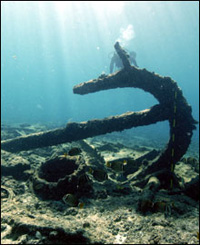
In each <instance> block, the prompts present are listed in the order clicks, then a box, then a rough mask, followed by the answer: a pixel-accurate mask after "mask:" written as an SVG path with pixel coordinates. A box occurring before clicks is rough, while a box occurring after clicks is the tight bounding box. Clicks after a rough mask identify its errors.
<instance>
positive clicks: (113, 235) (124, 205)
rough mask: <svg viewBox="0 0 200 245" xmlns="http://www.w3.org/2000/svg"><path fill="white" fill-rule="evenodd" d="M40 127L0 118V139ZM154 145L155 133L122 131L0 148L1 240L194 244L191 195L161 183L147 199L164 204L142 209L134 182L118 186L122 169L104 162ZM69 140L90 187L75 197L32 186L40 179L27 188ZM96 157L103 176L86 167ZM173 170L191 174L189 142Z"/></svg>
mask: <svg viewBox="0 0 200 245" xmlns="http://www.w3.org/2000/svg"><path fill="white" fill-rule="evenodd" d="M47 128H49V127H47V126H44V125H29V124H21V125H9V126H8V125H2V126H1V140H4V139H9V138H13V137H17V136H21V135H24V134H29V133H34V132H38V131H43V130H46V129H47ZM161 146H162V144H161V142H159V141H158V140H157V141H153V140H151V139H150V138H149V137H148V138H145V137H143V136H138V135H134V134H131V135H130V134H129V133H123V132H122V133H113V134H108V135H103V136H98V137H94V138H89V139H86V140H84V141H78V142H73V143H71V144H69V143H67V144H62V145H57V146H52V147H46V148H42V149H34V150H30V151H23V152H19V153H17V154H14V153H9V152H6V151H3V150H1V170H2V171H1V173H2V174H1V244H72V243H79V244H80V243H83V244H90V243H91V244H94V243H96V244H198V243H199V240H198V238H197V233H198V231H199V200H198V201H197V200H193V199H192V198H190V197H189V196H186V195H184V194H181V193H179V194H174V195H169V193H168V191H167V190H164V189H161V190H159V191H158V192H157V193H156V197H155V199H156V200H157V203H167V205H166V207H167V208H163V209H162V208H160V209H157V210H154V212H152V210H151V211H150V210H149V211H148V210H147V212H145V213H142V212H141V210H139V209H138V203H139V200H140V197H141V193H142V189H140V188H138V187H134V186H131V183H129V184H130V186H128V187H127V183H126V185H125V186H124V185H123V181H122V180H124V179H123V171H122V172H117V171H116V169H111V168H108V167H106V166H105V163H108V162H111V161H112V160H115V159H130V158H131V159H139V158H140V157H142V156H143V155H145V154H147V153H149V152H151V151H152V150H154V149H156V150H160V147H161ZM76 148H78V149H81V152H78V153H77V155H76V152H75V154H74V156H73V157H74V158H77V159H81V161H82V162H83V163H84V164H86V165H88V166H90V168H89V170H88V173H87V175H88V178H89V179H90V182H89V183H90V185H91V188H92V194H91V195H88V193H86V194H85V195H84V194H83V195H82V196H81V195H80V193H79V199H78V204H76V203H73V200H72V201H71V202H65V201H64V199H62V198H60V199H59V198H58V199H59V200H57V199H56V198H55V196H56V193H55V195H54V194H53V195H52V198H51V197H49V196H48V198H46V199H44V198H42V195H41V193H40V195H38V193H37V191H35V190H38V189H39V188H41V189H42V184H41V183H40V185H37V188H36V186H35V189H34V188H33V179H34V177H33V176H35V173H36V172H37V171H39V169H40V167H41V165H42V164H43V163H44V162H46V161H47V160H48V159H52V158H56V157H58V156H67V154H66V153H68V152H69V150H70V149H76ZM101 161H102V169H104V171H105V170H106V171H107V173H106V174H107V176H108V178H105V180H104V179H103V178H104V175H101V173H102V172H100V175H97V176H96V178H95V175H92V171H93V170H91V169H94V168H95V167H97V168H101V165H100V164H99V163H100V162H101ZM95 163H97V164H96V165H95ZM95 169H96V168H95ZM97 170H98V169H97ZM61 172H62V171H61ZM93 173H94V171H93ZM97 173H99V172H97ZM175 173H176V175H177V176H179V177H180V178H181V179H182V181H183V183H187V182H189V181H190V180H191V179H192V178H195V177H196V176H198V175H199V152H198V147H197V148H195V147H194V148H192V147H190V149H189V150H188V152H187V154H186V155H185V156H184V157H183V158H182V159H181V161H179V162H178V163H177V164H176V167H175ZM58 186H59V185H58ZM43 191H44V193H43V194H44V196H45V195H46V193H45V189H44V190H43ZM46 191H49V189H48V190H46ZM58 192H59V190H58ZM68 192H69V190H68V191H67V193H68ZM67 193H66V194H67ZM75 194H76V193H75Z"/></svg>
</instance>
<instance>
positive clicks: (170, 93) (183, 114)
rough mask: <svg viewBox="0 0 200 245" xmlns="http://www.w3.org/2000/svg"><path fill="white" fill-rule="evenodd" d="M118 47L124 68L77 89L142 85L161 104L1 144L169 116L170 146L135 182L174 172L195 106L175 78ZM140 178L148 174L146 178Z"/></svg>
mask: <svg viewBox="0 0 200 245" xmlns="http://www.w3.org/2000/svg"><path fill="white" fill-rule="evenodd" d="M115 49H116V51H117V53H118V55H119V57H120V58H121V59H122V62H123V65H124V68H123V69H122V70H120V71H118V72H116V73H114V74H109V75H107V76H103V77H102V76H100V77H99V78H97V79H93V80H90V81H88V82H84V83H81V84H79V85H76V86H75V87H74V88H73V92H74V93H75V94H80V95H84V94H88V93H94V92H99V91H101V90H107V89H114V88H125V87H132V88H140V89H143V90H144V91H146V92H149V93H151V94H152V95H153V96H154V97H155V98H156V99H157V100H158V102H159V104H157V105H155V106H152V107H151V108H149V109H146V110H143V111H139V112H127V113H124V114H122V115H117V116H111V117H108V118H104V119H99V120H96V119H95V120H90V121H86V122H81V123H75V122H71V123H68V124H67V125H66V127H65V128H58V129H54V130H49V131H46V132H39V133H34V134H30V135H23V136H21V137H17V138H14V139H9V140H3V141H1V148H2V149H3V150H6V151H10V152H17V151H23V150H30V149H34V148H39V147H46V146H51V145H56V144H61V143H66V142H72V141H77V140H81V139H85V138H88V137H93V136H97V135H102V134H106V133H111V132H114V131H122V130H124V129H129V128H132V127H138V126H144V125H149V124H152V123H156V122H158V121H164V120H168V121H169V125H170V139H169V142H168V144H167V146H166V148H165V149H164V150H163V151H162V152H161V153H160V154H159V156H158V157H157V158H155V159H153V160H152V161H150V162H149V163H148V164H147V165H146V166H145V167H144V168H143V169H139V170H138V171H137V172H136V173H134V175H133V178H132V182H134V181H135V184H141V183H143V184H142V185H143V186H144V185H145V184H146V183H147V181H148V179H149V177H150V176H151V175H152V173H154V172H156V171H158V170H162V171H163V170H165V169H166V171H167V172H168V171H171V172H173V169H174V165H175V163H176V162H177V161H179V160H180V159H181V157H182V156H183V155H184V154H185V152H186V151H187V149H188V146H189V145H190V142H191V137H192V134H193V130H194V129H195V128H196V127H195V124H196V123H197V122H196V121H195V120H194V118H193V117H192V108H191V106H190V105H188V103H187V101H186V99H185V98H184V96H183V93H182V91H181V89H180V88H179V87H178V85H177V83H176V82H175V81H174V80H172V79H171V78H170V77H162V76H160V75H158V74H155V73H154V72H149V71H147V70H146V69H139V68H136V67H134V66H131V65H130V62H129V60H128V56H127V54H126V52H125V51H124V50H123V48H121V47H120V45H119V43H118V42H117V43H116V44H115ZM140 178H144V179H143V181H142V182H141V180H140ZM144 180H145V181H144Z"/></svg>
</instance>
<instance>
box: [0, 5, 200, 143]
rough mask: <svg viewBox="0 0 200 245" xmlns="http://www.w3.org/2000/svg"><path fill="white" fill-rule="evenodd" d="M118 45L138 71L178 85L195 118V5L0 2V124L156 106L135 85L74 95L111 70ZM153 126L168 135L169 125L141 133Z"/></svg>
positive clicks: (56, 121)
mask: <svg viewBox="0 0 200 245" xmlns="http://www.w3.org/2000/svg"><path fill="white" fill-rule="evenodd" d="M116 41H119V42H120V44H121V45H122V46H123V47H124V48H125V49H126V50H127V51H135V52H136V54H137V56H136V60H137V64H138V66H139V68H145V69H147V70H148V71H152V72H153V71H154V72H155V73H158V74H160V75H162V76H170V77H171V78H172V79H173V80H175V81H176V82H177V83H178V86H179V87H180V88H181V89H182V91H183V95H184V97H185V98H186V99H187V101H188V103H189V104H190V105H191V106H192V114H193V117H194V118H195V119H196V120H199V2H198V1H129V2H126V1H122V2H121V1H115V2H109V1H106V2H93V1H91V2H87V1H83V2H79V1H73V2H71V1H66V2H65V1H2V2H1V123H3V124H12V123H31V124H34V123H44V124H45V123H47V124H48V123H54V124H57V125H63V124H66V123H67V122H70V121H75V122H81V121H87V120H91V119H94V118H104V117H108V116H111V115H118V114H121V113H124V112H127V111H139V110H143V109H146V108H149V107H151V106H153V105H155V104H157V103H158V101H157V100H156V99H155V98H154V97H153V96H152V95H151V94H149V93H146V92H144V91H142V90H140V89H133V88H123V89H122V88H121V89H113V90H106V91H101V92H98V93H92V94H88V95H84V96H82V95H77V94H73V87H74V86H75V85H77V84H79V83H82V82H85V81H88V80H90V79H94V78H98V77H99V76H100V75H101V74H102V73H106V74H109V73H110V71H109V66H110V61H111V57H112V55H113V53H114V44H115V42H116ZM151 129H152V130H153V129H154V130H155V131H156V132H159V134H161V133H163V134H167V136H169V135H168V134H169V124H168V122H162V123H157V124H156V125H153V126H146V127H140V129H138V130H139V131H138V132H141V131H142V132H144V131H145V130H147V132H149V131H150V132H151V133H152V132H153V131H151ZM133 132H136V129H133ZM198 135H199V128H198V125H197V130H195V131H194V135H193V141H195V142H196V144H197V142H199V136H198ZM160 137H161V135H160Z"/></svg>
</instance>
